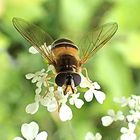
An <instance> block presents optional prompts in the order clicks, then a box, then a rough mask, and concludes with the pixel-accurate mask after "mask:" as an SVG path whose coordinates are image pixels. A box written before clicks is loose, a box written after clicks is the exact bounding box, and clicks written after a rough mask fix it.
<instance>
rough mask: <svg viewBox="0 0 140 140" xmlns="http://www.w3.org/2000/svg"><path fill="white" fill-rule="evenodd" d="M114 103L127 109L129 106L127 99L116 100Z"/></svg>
mask: <svg viewBox="0 0 140 140" xmlns="http://www.w3.org/2000/svg"><path fill="white" fill-rule="evenodd" d="M114 102H116V103H119V104H121V106H122V107H125V106H127V105H128V102H129V99H128V98H126V97H122V98H117V97H116V98H114Z"/></svg>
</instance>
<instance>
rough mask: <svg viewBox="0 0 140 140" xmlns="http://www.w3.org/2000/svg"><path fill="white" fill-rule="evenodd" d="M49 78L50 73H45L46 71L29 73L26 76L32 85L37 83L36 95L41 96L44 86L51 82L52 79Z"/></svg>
mask: <svg viewBox="0 0 140 140" xmlns="http://www.w3.org/2000/svg"><path fill="white" fill-rule="evenodd" d="M47 76H48V71H46V72H45V69H42V70H41V71H38V72H36V73H29V74H26V75H25V77H26V79H28V80H30V79H31V82H32V83H36V87H37V88H36V90H35V93H36V94H39V93H40V92H41V91H42V85H43V86H44V87H46V86H47V85H46V81H48V80H50V77H47Z"/></svg>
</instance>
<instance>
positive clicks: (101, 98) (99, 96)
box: [94, 90, 106, 104]
mask: <svg viewBox="0 0 140 140" xmlns="http://www.w3.org/2000/svg"><path fill="white" fill-rule="evenodd" d="M94 95H95V98H96V100H97V101H98V102H99V103H100V104H102V103H103V101H104V100H105V97H106V96H105V94H104V93H103V92H102V91H97V90H94Z"/></svg>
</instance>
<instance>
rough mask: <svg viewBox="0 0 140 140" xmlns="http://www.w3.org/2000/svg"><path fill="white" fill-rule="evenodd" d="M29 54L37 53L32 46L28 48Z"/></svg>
mask: <svg viewBox="0 0 140 140" xmlns="http://www.w3.org/2000/svg"><path fill="white" fill-rule="evenodd" d="M29 53H32V54H37V53H39V52H38V51H37V50H36V49H35V48H34V47H33V46H31V47H30V48H29Z"/></svg>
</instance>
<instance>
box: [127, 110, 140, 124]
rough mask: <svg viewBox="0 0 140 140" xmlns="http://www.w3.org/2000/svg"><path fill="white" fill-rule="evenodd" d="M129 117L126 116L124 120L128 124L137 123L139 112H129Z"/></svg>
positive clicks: (139, 116)
mask: <svg viewBox="0 0 140 140" xmlns="http://www.w3.org/2000/svg"><path fill="white" fill-rule="evenodd" d="M129 112H130V115H127V116H126V118H127V120H128V121H129V122H135V123H136V122H138V121H139V120H140V112H139V111H134V110H130V111H129Z"/></svg>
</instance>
